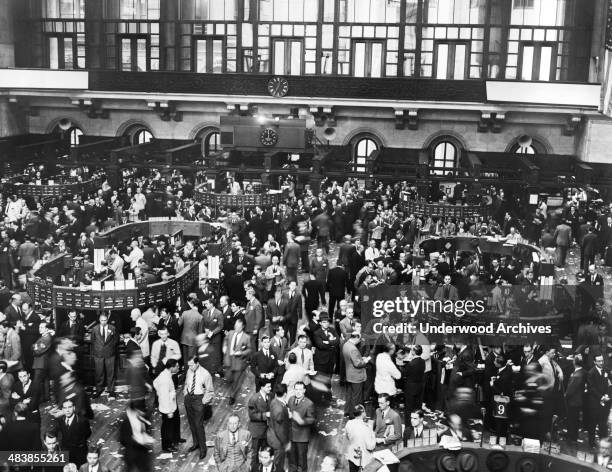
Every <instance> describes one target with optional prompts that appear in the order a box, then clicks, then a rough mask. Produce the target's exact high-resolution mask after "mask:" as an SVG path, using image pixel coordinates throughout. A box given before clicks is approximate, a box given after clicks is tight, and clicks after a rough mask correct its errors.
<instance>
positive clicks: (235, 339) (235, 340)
mask: <svg viewBox="0 0 612 472" xmlns="http://www.w3.org/2000/svg"><path fill="white" fill-rule="evenodd" d="M237 344H238V333H236V334H234V342H233V343H232V352H236V345H237Z"/></svg>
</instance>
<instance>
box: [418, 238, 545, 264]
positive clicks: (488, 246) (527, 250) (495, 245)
mask: <svg viewBox="0 0 612 472" xmlns="http://www.w3.org/2000/svg"><path fill="white" fill-rule="evenodd" d="M419 247H420V248H421V250H422V251H423V252H424V253H425V254H431V253H432V252H443V251H468V252H475V251H476V250H477V249H480V251H481V252H483V253H488V254H499V255H501V256H515V257H521V258H527V257H529V256H531V258H532V260H534V262H539V261H540V249H539V248H538V247H536V246H534V245H532V244H523V243H517V244H509V243H506V242H505V241H503V240H498V239H495V238H486V237H479V236H451V237H443V238H438V237H435V236H434V237H430V238H426V239H425V240H423V241H421V242H420V243H419ZM533 253H536V254H537V257H536V258H535V259H533V256H532V254H533Z"/></svg>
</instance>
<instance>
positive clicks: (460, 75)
mask: <svg viewBox="0 0 612 472" xmlns="http://www.w3.org/2000/svg"><path fill="white" fill-rule="evenodd" d="M467 64H468V44H467V43H463V42H438V43H436V79H455V80H463V79H465V78H466V75H467Z"/></svg>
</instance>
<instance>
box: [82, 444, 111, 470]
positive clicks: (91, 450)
mask: <svg viewBox="0 0 612 472" xmlns="http://www.w3.org/2000/svg"><path fill="white" fill-rule="evenodd" d="M79 472H109V470H108V469H107V468H106V467H104V466H103V465H102V464H100V449H99V448H98V447H97V446H89V447H88V448H87V463H86V464H83V465H82V466H81V467H80V468H79Z"/></svg>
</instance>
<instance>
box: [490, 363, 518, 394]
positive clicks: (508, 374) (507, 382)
mask: <svg viewBox="0 0 612 472" xmlns="http://www.w3.org/2000/svg"><path fill="white" fill-rule="evenodd" d="M513 385H514V381H513V378H512V368H511V367H505V368H504V370H502V371H501V372H499V373H498V374H497V379H495V380H494V381H493V387H492V389H493V394H494V395H506V396H511V395H512V390H513V388H512V387H513Z"/></svg>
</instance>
